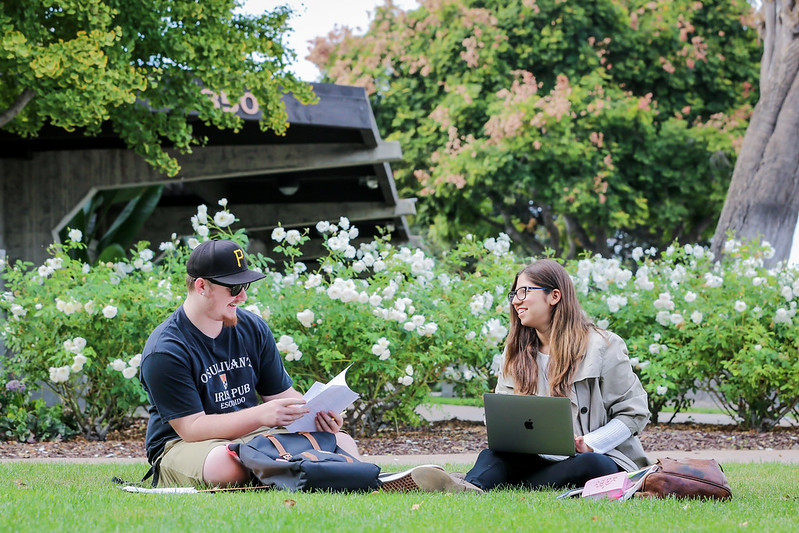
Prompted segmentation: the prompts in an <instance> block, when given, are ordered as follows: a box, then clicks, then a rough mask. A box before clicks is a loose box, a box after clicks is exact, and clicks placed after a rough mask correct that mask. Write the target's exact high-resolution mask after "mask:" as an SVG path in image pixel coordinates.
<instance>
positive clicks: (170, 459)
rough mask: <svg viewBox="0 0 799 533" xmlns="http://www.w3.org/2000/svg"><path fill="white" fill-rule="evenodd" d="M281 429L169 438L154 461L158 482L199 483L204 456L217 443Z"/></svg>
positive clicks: (245, 439) (166, 484) (174, 484)
mask: <svg viewBox="0 0 799 533" xmlns="http://www.w3.org/2000/svg"><path fill="white" fill-rule="evenodd" d="M285 431H286V430H285V429H283V428H270V427H262V428H260V429H257V430H255V431H253V432H252V433H249V434H247V435H244V436H243V437H241V438H239V439H209V440H201V441H198V442H186V441H184V440H183V439H174V440H171V441H169V442H167V443H166V445H165V446H164V451H163V452H162V453H161V455H160V456H159V457H158V459H156V461H159V460H160V461H161V464H160V465H159V467H158V486H159V487H198V486H202V485H203V466H204V465H205V458H206V457H208V454H209V453H210V452H211V450H213V449H214V448H216V447H217V446H224V445H225V444H227V443H228V442H236V443H240V444H243V443H245V442H249V441H251V440H252V439H254V438H255V437H257V436H258V435H263V434H264V433H283V432H285Z"/></svg>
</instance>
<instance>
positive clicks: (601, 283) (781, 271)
mask: <svg viewBox="0 0 799 533" xmlns="http://www.w3.org/2000/svg"><path fill="white" fill-rule="evenodd" d="M771 254H773V249H772V248H771V246H770V245H769V244H768V243H762V245H760V244H754V243H742V242H740V241H737V240H734V239H730V241H728V243H727V245H726V247H725V254H724V256H723V257H721V258H720V259H719V258H715V257H713V256H712V255H711V253H710V252H709V251H708V250H707V249H705V248H703V247H700V246H692V245H686V246H683V247H677V246H672V247H669V248H668V249H667V250H665V251H664V252H663V254H662V255H661V257H659V258H658V259H655V258H654V257H653V256H652V254H646V253H640V254H635V253H634V254H633V256H634V257H635V256H637V257H638V260H637V261H636V262H635V265H630V266H631V268H629V269H628V268H625V267H623V266H621V265H620V263H619V261H616V260H608V259H603V258H601V257H596V258H588V259H583V260H581V261H578V262H577V265H571V266H576V269H570V270H571V271H572V274H573V279H574V280H575V284H576V286H577V287H578V294H579V296H580V299H581V301H582V302H583V306H584V307H585V309H586V311H587V312H588V313H589V314H590V315H591V317H592V318H593V319H594V320H595V321H596V322H597V323H598V322H599V321H604V322H605V324H607V327H608V329H610V330H612V331H614V332H615V333H617V334H619V335H620V336H621V337H622V338H623V339H625V340H626V341H627V346H628V348H629V351H630V359H631V363H632V364H633V368H634V370H635V372H636V373H637V374H638V375H639V376H640V378H641V382H642V383H643V385H644V388H646V390H647V392H648V394H649V406H650V410H651V411H652V413H653V418H655V417H656V416H657V413H658V412H659V411H660V410H661V409H662V408H663V407H664V406H666V405H671V406H673V407H674V408H675V413H676V412H677V411H679V410H680V409H684V408H685V407H688V406H689V405H690V401H689V399H688V398H687V395H688V394H689V393H690V392H692V391H697V390H702V391H706V392H708V393H709V394H710V395H711V396H712V397H713V398H714V399H715V401H716V403H717V404H718V405H719V406H720V407H722V408H723V409H724V410H725V411H726V412H727V413H728V414H730V415H731V416H733V417H734V418H736V419H737V420H738V421H739V423H740V424H741V425H742V426H743V427H746V428H751V429H758V430H767V429H770V428H771V427H773V426H774V425H775V424H777V423H778V422H779V420H780V419H781V418H782V417H783V416H785V415H787V414H789V413H791V411H795V409H796V405H797V401H798V400H799V357H798V356H797V355H798V354H797V348H798V347H799V319H797V318H795V314H796V306H797V301H798V300H799V270H797V269H796V268H786V267H784V266H778V267H775V268H771V269H767V268H765V267H764V266H763V262H764V259H765V258H768V257H770V255H771ZM620 297H623V298H624V301H623V303H622V300H620Z"/></svg>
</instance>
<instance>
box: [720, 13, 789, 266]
mask: <svg viewBox="0 0 799 533" xmlns="http://www.w3.org/2000/svg"><path fill="white" fill-rule="evenodd" d="M761 9H762V13H763V15H764V22H763V28H762V37H763V41H764V48H763V58H762V60H761V65H760V101H759V102H758V103H757V106H755V109H754V112H753V114H752V118H751V121H750V123H749V127H748V128H747V130H746V135H745V136H744V142H743V146H742V147H741V153H740V154H739V156H738V160H737V162H736V163H735V170H734V171H733V175H732V182H731V183H730V188H729V191H728V192H727V198H726V200H725V202H724V208H723V209H722V212H721V217H720V218H719V222H718V225H717V226H716V233H715V235H714V236H713V246H712V250H713V251H714V252H715V253H716V254H717V255H718V254H719V253H721V251H722V250H723V246H724V241H725V240H726V238H727V237H726V235H727V232H728V231H730V230H732V231H734V232H735V235H736V237H737V238H742V239H746V240H753V239H758V238H762V239H763V240H766V241H769V242H770V243H771V245H772V246H773V247H774V249H775V252H776V253H775V255H774V257H773V258H772V259H771V260H770V264H774V263H776V262H777V261H780V260H787V259H788V256H789V254H790V253H791V243H792V240H793V233H794V228H795V227H796V220H797V213H799V75H797V73H798V72H799V2H797V1H796V0H764V2H763V7H762V8H761Z"/></svg>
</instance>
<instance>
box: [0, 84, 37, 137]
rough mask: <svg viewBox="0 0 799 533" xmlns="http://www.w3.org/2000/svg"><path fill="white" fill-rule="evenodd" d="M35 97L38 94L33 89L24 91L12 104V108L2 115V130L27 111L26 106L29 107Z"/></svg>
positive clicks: (0, 124) (0, 114)
mask: <svg viewBox="0 0 799 533" xmlns="http://www.w3.org/2000/svg"><path fill="white" fill-rule="evenodd" d="M35 95H36V93H34V92H33V89H25V90H24V91H22V94H20V95H19V96H18V97H17V99H16V100H14V103H13V104H11V107H9V108H8V109H6V110H5V111H3V112H2V113H0V128H2V127H3V126H5V125H6V124H8V123H9V122H11V121H12V120H14V117H16V116H17V115H18V114H19V112H20V111H22V110H23V109H25V106H26V105H28V102H30V101H31V100H32V99H33V97H34V96H35Z"/></svg>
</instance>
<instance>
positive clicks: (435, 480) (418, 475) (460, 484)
mask: <svg viewBox="0 0 799 533" xmlns="http://www.w3.org/2000/svg"><path fill="white" fill-rule="evenodd" d="M380 481H381V482H382V483H383V486H382V490H385V491H403V492H407V491H412V490H420V491H423V492H476V493H482V492H483V491H482V490H480V489H479V488H477V487H475V486H474V485H472V484H471V483H469V482H467V481H464V480H462V479H457V478H454V477H452V476H450V475H449V474H447V473H446V472H445V471H444V469H443V468H441V467H440V466H437V465H425V466H417V467H415V468H411V469H410V470H406V471H405V472H399V473H396V474H382V475H381V476H380Z"/></svg>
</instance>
